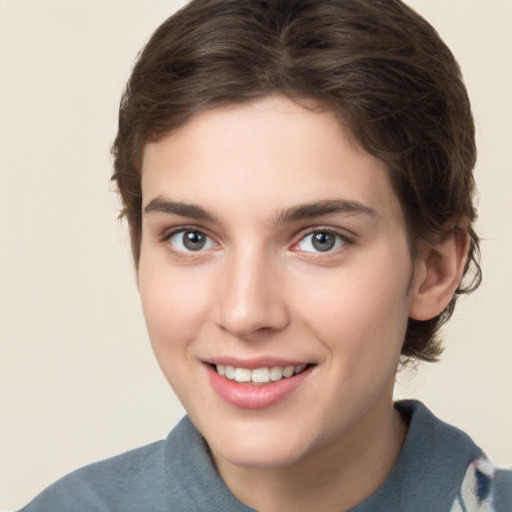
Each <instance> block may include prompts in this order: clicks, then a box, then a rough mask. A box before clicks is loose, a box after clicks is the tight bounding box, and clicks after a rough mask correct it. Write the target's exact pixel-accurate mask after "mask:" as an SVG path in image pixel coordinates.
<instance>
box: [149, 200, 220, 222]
mask: <svg viewBox="0 0 512 512" xmlns="http://www.w3.org/2000/svg"><path fill="white" fill-rule="evenodd" d="M144 212H145V213H163V214H167V215H179V216H181V217H190V218H191V219H196V220H207V221H209V222H217V217H216V216H215V215H213V213H211V212H209V211H208V210H205V209H204V208H203V207H201V206H199V205H197V204H193V203H182V202H179V201H170V200H169V199H164V198H163V197H156V198H155V199H152V200H151V201H150V202H149V203H148V204H147V205H146V206H145V207H144Z"/></svg>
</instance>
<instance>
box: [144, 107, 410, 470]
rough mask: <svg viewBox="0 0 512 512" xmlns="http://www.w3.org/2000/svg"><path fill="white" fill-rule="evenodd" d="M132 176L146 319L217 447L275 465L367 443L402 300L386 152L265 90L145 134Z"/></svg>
mask: <svg viewBox="0 0 512 512" xmlns="http://www.w3.org/2000/svg"><path fill="white" fill-rule="evenodd" d="M142 191H143V229H142V233H143V234H142V245H141V257H140V266H139V276H138V277H139V290H140V296H141V300H142V306H143V311H144V316H145V319H146V323H147V328H148V331H149V336H150V339H151V343H152V346H153V349H154V352H155V354H156V357H157V359H158V361H159V364H160V366H161V368H162V370H163V372H164V374H165V376H166V378H167V379H168V381H169V383H170V384H171V386H172V387H173V389H174V391H175V392H176V394H177V395H178V397H179V399H180V400H181V402H182V403H183V405H184V407H185V409H186V410H187V412H188V414H189V415H190V418H191V419H192V421H193V422H194V424H195V425H196V426H197V427H198V429H199V430H200V431H201V433H202V434H203V435H204V437H205V438H206V440H207V441H208V443H209V446H210V448H211V449H212V452H213V454H214V457H215V458H217V459H218V460H221V461H224V462H226V463H229V464H232V465H235V466H241V467H242V466H243V467H283V466H287V465H292V464H294V463H297V462H299V461H300V460H305V459H307V458H308V457H311V456H313V455H314V454H315V453H316V452H318V451H320V450H325V449H326V448H327V447H329V446H331V445H335V444H336V443H338V444H339V443H343V442H344V440H346V439H348V438H350V439H351V440H352V441H353V440H354V439H359V440H360V442H361V443H364V442H365V440H364V435H365V434H364V433H365V432H366V433H368V435H370V433H372V428H373V427H376V426H377V425H378V424H379V421H381V420H382V415H384V414H388V413H389V410H390V409H391V408H392V388H393V381H394V374H395V370H396V367H397V363H398V360H399V355H400V349H401V345H402V340H403V338H404V333H405V329H406V324H407V319H408V316H409V311H410V307H411V306H410V302H411V299H410V296H409V294H408V287H409V285H410V278H411V275H412V263H411V259H410V255H409V250H408V245H407V240H406V234H405V227H404V219H403V217H402V213H401V209H400V206H399V204H398V201H397V199H396V197H395V194H394V192H393V191H392V189H391V185H390V181H389V178H388V175H387V170H386V167H385V165H384V164H383V163H382V162H381V161H380V160H378V159H376V158H374V157H372V156H371V155H369V154H367V153H365V152H363V151H362V150H361V149H359V148H357V147H355V146H354V145H353V144H351V142H349V141H348V140H347V138H346V136H345V133H344V131H343V128H342V127H341V126H340V123H339V122H338V121H337V120H336V119H335V117H334V116H333V115H331V114H329V113H325V112H322V113H320V112H318V111H313V110H311V109H306V108H304V107H302V106H299V105H298V104H296V103H294V102H292V101H290V100H288V99H285V98H282V97H270V98H265V99H262V100H258V101H255V102H253V103H250V104H245V105H242V106H234V107H229V108H223V109H215V110H211V111H205V112H202V113H199V114H197V115H196V116H195V117H193V118H192V119H191V120H190V121H189V122H188V123H187V124H185V125H184V126H183V127H182V128H180V129H179V130H178V131H176V132H174V133H173V134H171V135H169V136H168V137H167V138H164V139H163V140H161V141H160V142H158V143H153V144H150V145H148V146H147V147H146V150H145V154H144V160H143V171H142ZM354 432H357V433H358V434H357V435H356V436H355V437H354ZM374 434H375V432H373V435H374Z"/></svg>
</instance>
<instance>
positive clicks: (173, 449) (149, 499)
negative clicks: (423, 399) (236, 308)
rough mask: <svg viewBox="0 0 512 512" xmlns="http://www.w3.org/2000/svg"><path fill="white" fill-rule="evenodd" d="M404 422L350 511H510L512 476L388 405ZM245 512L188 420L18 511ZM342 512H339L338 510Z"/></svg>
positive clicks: (446, 431) (414, 414)
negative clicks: (388, 458)
mask: <svg viewBox="0 0 512 512" xmlns="http://www.w3.org/2000/svg"><path fill="white" fill-rule="evenodd" d="M395 406H396V408H397V409H398V410H399V411H400V413H401V414H402V415H403V417H404V418H405V419H406V420H407V421H408V422H409V424H410V426H409V430H408V433H407V437H406V441H405V444H404V447H403V449H402V452H401V454H400V456H399V458H398V461H397V463H396V465H395V467H394V469H393V470H392V472H391V473H390V475H389V476H388V478H387V480H386V481H385V482H384V484H383V485H382V486H381V487H380V488H379V489H378V490H377V491H376V492H375V493H374V494H373V495H371V496H370V497H369V498H368V499H366V500H365V501H364V502H362V503H360V504H359V505H357V506H356V507H354V508H352V509H351V510H350V512H388V511H389V512H411V511H413V510H414V511H418V512H443V511H446V512H449V511H468V512H480V511H482V512H483V511H497V512H511V511H512V472H510V471H498V470H496V469H495V468H494V467H493V466H492V465H491V464H490V463H489V462H488V461H487V460H486V459H485V458H484V455H483V453H482V451H481V450H480V448H478V447H477V446H476V445H475V444H474V443H473V441H472V440H471V439H470V438H469V437H468V436H467V435H466V434H464V433H463V432H461V431H460V430H458V429H456V428H454V427H451V426H449V425H447V424H445V423H443V422H442V421H440V420H438V419H437V418H436V417H435V416H434V415H433V414H432V413H431V412H430V411H429V410H428V409H427V408H426V407H425V406H424V405H422V404H421V403H420V402H416V401H412V400H409V401H402V402H398V403H397V404H395ZM90 511H98V512H114V511H115V512H186V511H202V512H216V511H219V512H250V511H253V509H252V508H249V507H247V506H246V505H244V504H242V503H241V502H240V501H238V500H237V498H235V497H234V496H233V494H231V492H230V491H229V489H228V488H227V487H226V485H225V484H224V482H223V481H222V479H221V478H220V476H219V474H218V472H217V471H216V469H215V467H214V465H213V463H212V460H211V457H210V454H209V450H208V446H207V444H206V442H205V440H204V439H203V437H202V436H201V435H200V434H199V432H198V431H197V430H196V428H195V427H194V426H193V424H192V422H191V421H190V420H189V418H188V417H185V418H183V419H182V420H181V421H180V423H179V424H178V425H177V426H176V427H175V428H174V429H173V430H172V431H171V433H170V434H169V436H168V437H167V439H166V440H165V441H159V442H156V443H153V444H150V445H148V446H145V447H142V448H138V449H136V450H133V451H130V452H127V453H125V454H122V455H119V456H117V457H113V458H111V459H107V460H105V461H102V462H98V463H95V464H91V465H89V466H86V467H84V468H82V469H79V470H77V471H75V472H73V473H71V474H69V475H68V476H66V477H64V478H62V479H61V480H59V481H58V482H56V483H55V484H53V485H51V486H50V487H48V488H47V489H46V490H45V491H43V492H42V493H41V494H40V495H39V496H38V497H37V498H36V499H35V500H34V501H33V502H32V503H30V504H29V505H27V506H26V507H25V508H23V509H22V512H90ZM340 512H341V511H340Z"/></svg>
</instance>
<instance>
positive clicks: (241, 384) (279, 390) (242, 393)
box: [205, 358, 316, 410]
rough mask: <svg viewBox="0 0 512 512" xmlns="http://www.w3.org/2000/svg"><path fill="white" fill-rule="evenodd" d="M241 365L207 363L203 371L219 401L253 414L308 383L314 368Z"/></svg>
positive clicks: (275, 362)
mask: <svg viewBox="0 0 512 512" xmlns="http://www.w3.org/2000/svg"><path fill="white" fill-rule="evenodd" d="M205 362H206V361H205ZM241 363H242V361H237V360H236V359H233V358H223V359H222V360H220V361H219V360H217V361H212V360H210V361H207V362H206V368H207V369H208V375H209V380H210V384H211V386H212V388H213V390H214V391H215V392H216V393H217V395H218V396H219V397H220V398H222V399H223V400H224V401H225V402H227V403H228V404H230V405H231V406H234V407H236V408H239V409H253V410H255V409H264V408H267V407H271V406H274V405H277V404H278V403H282V402H284V401H286V399H287V397H289V396H291V395H292V394H295V393H297V392H298V390H299V389H300V388H302V386H304V385H305V382H307V381H309V378H310V377H311V374H312V372H313V370H314V368H315V367H316V364H312V363H303V362H301V361H294V362H292V361H283V360H278V359H272V358H265V360H261V359H260V360H252V361H244V363H242V364H241ZM288 403H291V402H288Z"/></svg>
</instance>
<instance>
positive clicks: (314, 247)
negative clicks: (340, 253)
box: [297, 230, 348, 252]
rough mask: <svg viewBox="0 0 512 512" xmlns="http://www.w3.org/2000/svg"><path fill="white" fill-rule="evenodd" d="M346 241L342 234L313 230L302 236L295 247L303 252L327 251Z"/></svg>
mask: <svg viewBox="0 0 512 512" xmlns="http://www.w3.org/2000/svg"><path fill="white" fill-rule="evenodd" d="M347 242H348V240H347V239H346V238H345V237H344V236H342V235H340V234H339V233H334V232H333V231H327V230H322V231H313V232H312V233H308V234H307V235H306V236H304V237H303V238H302V240H301V241H300V242H299V243H298V244H297V248H298V249H299V250H300V251H305V252H329V251H333V250H335V249H338V248H339V247H341V246H342V245H344V244H346V243H347Z"/></svg>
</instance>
